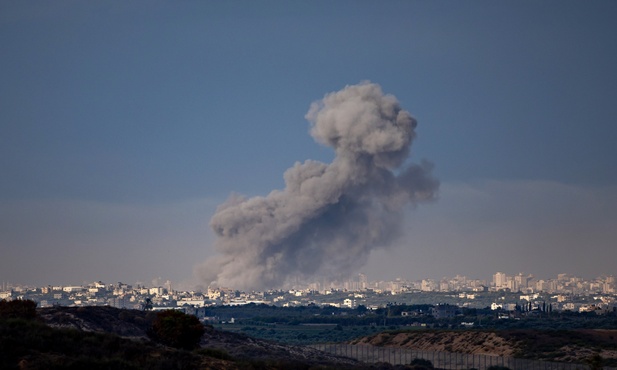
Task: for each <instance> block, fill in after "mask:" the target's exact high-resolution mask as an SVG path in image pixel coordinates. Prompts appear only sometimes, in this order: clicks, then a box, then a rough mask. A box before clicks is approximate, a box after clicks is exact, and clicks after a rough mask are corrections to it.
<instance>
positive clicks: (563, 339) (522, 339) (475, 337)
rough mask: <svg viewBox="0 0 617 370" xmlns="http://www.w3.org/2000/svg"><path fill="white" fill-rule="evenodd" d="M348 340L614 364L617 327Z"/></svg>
mask: <svg viewBox="0 0 617 370" xmlns="http://www.w3.org/2000/svg"><path fill="white" fill-rule="evenodd" d="M351 343H352V344H371V345H375V346H389V347H403V348H411V349H418V350H425V351H447V352H457V353H467V354H484V355H495V356H506V357H519V358H527V359H535V360H546V361H563V362H576V363H583V362H587V361H589V360H590V359H591V358H592V357H593V356H595V355H600V356H601V357H602V358H603V359H604V364H605V365H606V366H616V365H617V330H592V329H580V330H503V331H479V330H464V331H447V330H444V331H428V330H415V331H403V332H401V331H393V332H382V333H377V334H374V335H370V336H367V337H363V338H360V339H357V340H354V341H352V342H351Z"/></svg>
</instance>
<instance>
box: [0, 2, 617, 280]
mask: <svg viewBox="0 0 617 370" xmlns="http://www.w3.org/2000/svg"><path fill="white" fill-rule="evenodd" d="M616 15H617V5H616V4H615V3H614V2H610V1H591V2H584V3H583V2H575V1H559V2H557V1H545V2H540V3H538V2H532V1H522V2H516V3H514V2H499V3H494V2H485V1H479V2H467V3H456V2H444V1H435V2H386V3H378V2H368V1H354V2H351V1H340V2H334V3H331V2H319V1H318V2H307V3H294V4H291V3H286V2H277V1H272V2H262V3H249V2H233V3H223V2H221V3H217V2H182V3H176V2H164V1H156V2H142V1H135V2H130V3H124V2H104V3H93V2H85V3H81V2H73V1H55V2H43V1H40V2H38V1H33V2H3V3H2V4H0V47H1V50H3V52H2V54H3V56H2V58H0V78H1V81H2V83H1V84H0V129H1V131H0V132H1V134H0V171H1V172H0V173H2V176H1V177H0V251H1V257H0V280H1V281H2V282H12V283H19V284H32V285H39V286H43V285H48V284H78V283H81V282H84V281H98V280H102V281H108V282H116V281H123V282H129V283H133V282H145V283H150V282H151V281H152V279H157V280H158V281H165V280H169V281H173V282H174V284H177V286H184V287H193V286H207V285H208V284H210V283H216V284H224V285H234V286H236V285H237V287H238V288H240V287H242V288H247V289H253V288H256V289H257V288H259V289H262V288H269V287H276V286H281V285H284V284H285V283H286V282H289V281H290V280H293V279H295V278H302V279H306V280H310V279H311V278H313V277H315V276H317V277H319V278H322V277H329V278H332V279H339V278H340V279H343V278H345V277H348V276H351V275H353V274H357V273H358V272H364V273H365V274H366V275H367V276H368V277H369V278H370V279H371V280H378V279H394V278H396V277H402V278H405V279H423V278H435V279H439V278H441V277H443V276H454V275H457V274H461V275H467V276H470V277H473V278H482V279H488V278H490V276H491V275H492V274H493V273H495V272H496V271H503V272H505V273H507V274H516V273H518V272H524V273H531V274H534V275H535V276H544V277H549V276H554V275H556V274H558V273H570V274H574V275H580V276H583V277H586V278H587V277H595V276H598V275H601V274H607V275H614V274H615V273H616V271H615V264H614V261H615V259H616V257H617V249H616V248H615V246H616V245H615V243H616V241H617V228H615V225H617V161H616V160H615V158H617V146H616V145H615V144H614V142H615V138H617V128H616V127H617V126H616V125H615V117H616V115H615V108H614V106H615V104H614V102H615V101H617V74H616V73H615V71H614V66H615V65H617V26H616V25H615V22H614V19H615V16H616Z"/></svg>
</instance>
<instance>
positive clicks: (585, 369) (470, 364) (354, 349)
mask: <svg viewBox="0 0 617 370" xmlns="http://www.w3.org/2000/svg"><path fill="white" fill-rule="evenodd" d="M310 347H312V348H315V349H318V350H320V351H323V352H327V353H330V354H334V355H337V356H344V357H350V358H354V359H356V360H359V361H362V362H365V363H369V364H371V363H379V362H387V363H390V364H392V365H408V364H411V361H413V360H414V359H423V360H428V361H430V362H431V363H432V364H433V366H434V367H435V368H438V369H461V370H463V369H478V370H485V369H488V368H490V367H491V366H502V367H506V368H509V369H512V370H519V369H520V370H589V369H590V367H589V366H588V365H586V364H575V363H570V362H549V361H538V360H527V359H522V358H514V357H503V356H491V355H476V354H466V353H453V352H437V351H421V350H416V349H409V348H401V347H377V346H372V345H367V344H345V343H324V344H313V345H310ZM604 369H606V370H609V369H611V370H617V368H609V367H604Z"/></svg>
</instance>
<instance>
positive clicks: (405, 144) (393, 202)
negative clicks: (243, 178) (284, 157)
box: [198, 82, 439, 290]
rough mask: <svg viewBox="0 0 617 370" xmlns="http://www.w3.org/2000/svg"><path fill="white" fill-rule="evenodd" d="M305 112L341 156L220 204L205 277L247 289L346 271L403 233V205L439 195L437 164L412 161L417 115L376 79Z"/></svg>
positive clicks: (314, 130) (302, 166)
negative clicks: (263, 192)
mask: <svg viewBox="0 0 617 370" xmlns="http://www.w3.org/2000/svg"><path fill="white" fill-rule="evenodd" d="M306 119H307V120H308V121H309V122H310V124H311V130H310V133H311V135H312V136H313V138H315V140H317V141H318V142H320V143H322V144H324V145H327V146H330V147H332V148H334V150H335V154H336V156H335V158H334V160H333V161H332V163H330V164H326V163H321V162H317V161H312V160H307V161H305V162H304V163H299V162H297V163H296V164H295V165H294V166H293V167H291V168H290V169H288V170H287V171H286V172H285V174H284V179H285V188H284V189H283V190H274V191H272V192H271V193H270V194H268V195H267V196H266V197H253V198H248V199H247V198H244V197H240V196H232V197H230V199H228V200H227V201H226V202H225V203H224V204H222V205H221V206H219V207H218V209H217V211H216V213H215V214H214V216H213V217H212V220H211V223H210V225H211V227H212V229H213V230H214V232H215V234H216V237H217V240H216V241H215V248H216V249H217V251H218V252H219V253H220V255H219V256H218V257H215V258H212V259H210V260H208V261H206V263H204V264H203V265H202V266H200V267H199V268H198V271H199V273H200V274H201V277H202V278H203V279H204V280H206V282H209V283H213V284H216V285H219V286H227V287H234V288H242V289H247V290H248V289H267V288H276V287H280V286H283V285H284V284H285V283H286V282H289V281H290V280H291V279H295V278H301V279H305V278H309V277H314V276H320V277H330V278H344V277H346V276H348V275H349V274H351V273H352V272H354V271H355V270H356V269H358V268H359V267H361V266H362V265H364V264H365V263H366V260H367V258H368V256H369V253H370V251H371V250H372V249H374V248H378V247H386V246H388V244H390V242H391V241H392V240H393V239H394V238H396V237H397V236H398V235H399V234H400V231H401V224H402V216H403V210H404V208H405V206H406V205H408V204H412V205H415V204H416V203H418V202H420V201H425V200H431V199H433V198H434V197H435V195H436V191H437V189H438V187H439V182H438V181H437V180H436V179H435V178H434V177H432V175H431V169H432V165H431V164H430V163H428V162H423V163H421V164H419V165H418V164H411V165H405V161H406V159H407V158H408V156H409V150H410V146H411V143H412V141H413V139H414V138H415V136H416V134H415V127H416V124H417V122H416V120H415V119H414V118H413V117H411V115H410V114H409V112H407V111H405V110H402V109H401V107H400V106H399V103H398V101H397V99H396V98H395V97H394V96H392V95H384V94H383V92H382V91H381V88H380V86H379V85H377V84H373V83H368V82H366V83H361V84H359V85H353V86H347V87H345V88H344V89H343V90H341V91H338V92H333V93H330V94H327V95H326V96H325V97H324V98H323V99H322V100H320V101H317V102H314V103H313V104H312V105H311V107H310V109H309V111H308V113H307V114H306Z"/></svg>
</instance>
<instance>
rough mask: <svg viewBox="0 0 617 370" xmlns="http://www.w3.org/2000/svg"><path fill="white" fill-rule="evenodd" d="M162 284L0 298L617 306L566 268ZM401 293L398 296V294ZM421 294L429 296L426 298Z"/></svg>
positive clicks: (58, 289) (2, 289)
mask: <svg viewBox="0 0 617 370" xmlns="http://www.w3.org/2000/svg"><path fill="white" fill-rule="evenodd" d="M162 285H163V286H154V287H146V286H143V285H141V284H137V285H135V286H133V285H129V284H125V283H121V282H119V283H117V284H105V283H103V282H100V281H98V282H93V283H90V284H84V285H75V286H45V287H28V286H12V285H10V284H7V283H2V284H0V299H6V300H13V299H30V300H33V301H35V302H37V303H38V305H39V307H48V306H53V305H60V306H103V305H106V306H113V307H117V308H130V309H144V308H145V307H146V305H147V307H148V308H150V307H152V308H153V309H168V308H180V309H185V310H190V309H200V308H204V307H208V306H215V305H242V304H248V303H256V304H262V303H263V304H268V305H276V306H302V305H309V304H316V305H320V306H326V305H328V306H335V307H348V308H356V307H358V306H360V305H362V306H365V307H367V308H369V309H371V308H378V307H382V306H385V305H386V304H389V303H390V302H391V301H393V300H397V301H398V302H399V303H406V304H417V303H427V302H430V303H431V304H439V303H444V300H446V299H447V303H448V304H451V305H455V306H459V307H476V308H484V307H489V306H490V307H491V308H493V309H495V310H497V309H500V310H505V311H513V310H515V309H516V308H517V307H520V306H521V305H523V304H524V305H525V307H527V305H531V304H533V305H534V307H536V308H537V307H540V306H541V305H542V304H544V305H546V304H547V302H548V304H549V305H550V309H556V310H570V311H579V312H582V311H596V312H600V311H603V312H607V311H610V310H612V309H614V307H615V302H616V299H617V294H616V283H615V278H614V277H613V276H601V277H598V278H596V279H593V280H591V281H586V280H583V279H581V278H580V277H576V276H571V275H567V274H559V275H558V276H557V278H556V279H547V280H543V279H535V278H534V277H533V276H532V275H526V274H518V275H514V276H509V275H507V274H505V273H502V272H497V273H495V274H494V275H493V279H492V281H490V282H488V281H485V280H477V279H469V278H467V277H465V276H455V277H454V278H444V279H441V280H431V279H424V280H419V281H406V280H403V279H396V280H394V281H378V282H369V281H368V279H367V276H366V275H365V274H359V275H358V276H356V277H355V278H353V279H350V280H348V281H343V282H329V281H321V282H313V283H310V284H300V283H297V284H295V285H294V286H293V287H291V288H288V289H286V290H269V291H264V292H241V291H238V290H234V289H228V288H214V287H209V288H208V289H207V291H204V292H202V291H179V290H173V289H172V286H171V282H169V281H168V282H166V283H164V284H162ZM393 296H394V298H393ZM420 297H423V298H422V299H420Z"/></svg>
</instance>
